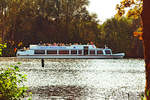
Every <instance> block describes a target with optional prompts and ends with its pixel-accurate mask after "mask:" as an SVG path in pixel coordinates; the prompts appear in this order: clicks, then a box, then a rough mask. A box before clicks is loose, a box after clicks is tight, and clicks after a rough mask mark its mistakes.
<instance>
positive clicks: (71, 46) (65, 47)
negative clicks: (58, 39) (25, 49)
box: [30, 45, 96, 50]
mask: <svg viewBox="0 0 150 100" xmlns="http://www.w3.org/2000/svg"><path fill="white" fill-rule="evenodd" d="M84 47H88V49H96V46H95V45H70V46H43V45H30V49H32V50H35V49H39V50H49V49H50V50H57V49H58V50H59V49H84Z"/></svg>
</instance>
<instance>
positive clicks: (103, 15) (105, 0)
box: [88, 0, 121, 23]
mask: <svg viewBox="0 0 150 100" xmlns="http://www.w3.org/2000/svg"><path fill="white" fill-rule="evenodd" d="M89 1H90V3H89V6H88V10H89V12H90V13H96V14H97V16H98V19H99V20H100V21H101V22H100V23H103V22H104V21H106V19H108V18H111V17H113V16H114V15H115V14H116V12H117V11H116V10H115V7H116V4H119V2H120V1H121V0H89Z"/></svg>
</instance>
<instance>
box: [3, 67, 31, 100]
mask: <svg viewBox="0 0 150 100" xmlns="http://www.w3.org/2000/svg"><path fill="white" fill-rule="evenodd" d="M24 81H26V75H22V74H20V70H19V67H18V66H16V65H11V66H8V67H4V68H2V67H0V100H20V99H21V98H24V97H25V96H28V95H29V93H28V92H27V89H28V88H27V87H26V86H24V85H23V82H24Z"/></svg>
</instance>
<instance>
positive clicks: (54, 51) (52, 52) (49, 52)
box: [47, 50, 57, 54]
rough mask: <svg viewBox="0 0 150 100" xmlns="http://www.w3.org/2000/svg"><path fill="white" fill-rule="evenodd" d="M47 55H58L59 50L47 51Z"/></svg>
mask: <svg viewBox="0 0 150 100" xmlns="http://www.w3.org/2000/svg"><path fill="white" fill-rule="evenodd" d="M47 54H57V50H47Z"/></svg>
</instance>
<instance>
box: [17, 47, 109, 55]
mask: <svg viewBox="0 0 150 100" xmlns="http://www.w3.org/2000/svg"><path fill="white" fill-rule="evenodd" d="M17 55H85V56H86V55H87V56H88V55H112V51H111V49H109V48H96V46H95V45H71V46H42V45H30V47H29V50H20V51H18V52H17Z"/></svg>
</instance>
